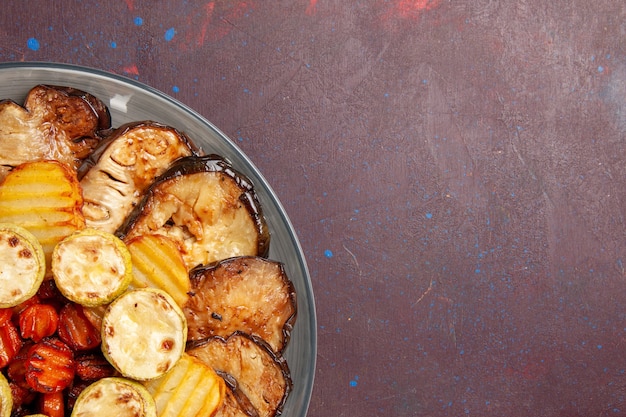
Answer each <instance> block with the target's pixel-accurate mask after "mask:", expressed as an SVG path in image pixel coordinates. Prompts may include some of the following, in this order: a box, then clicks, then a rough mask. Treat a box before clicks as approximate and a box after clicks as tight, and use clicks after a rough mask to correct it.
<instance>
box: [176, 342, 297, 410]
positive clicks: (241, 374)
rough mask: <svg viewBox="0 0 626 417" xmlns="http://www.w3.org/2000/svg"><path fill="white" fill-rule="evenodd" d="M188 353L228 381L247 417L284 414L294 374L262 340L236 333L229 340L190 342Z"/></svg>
mask: <svg viewBox="0 0 626 417" xmlns="http://www.w3.org/2000/svg"><path fill="white" fill-rule="evenodd" d="M187 353H188V354H190V355H191V356H195V357H196V358H198V359H200V360H201V361H202V362H204V363H206V364H207V365H209V366H211V367H213V369H214V370H215V371H216V372H217V373H218V375H221V376H223V377H224V378H225V381H226V383H227V386H228V387H229V388H230V389H231V391H232V393H233V396H234V397H235V398H236V399H237V402H238V403H239V408H240V409H241V411H242V412H243V413H244V414H247V415H255V413H254V411H256V415H258V416H262V417H273V416H278V415H281V414H282V409H283V407H284V405H285V401H286V400H287V397H288V396H289V394H290V393H291V390H292V388H293V382H292V380H291V372H290V370H289V366H288V365H287V361H286V360H285V358H284V357H283V356H282V355H281V354H277V353H275V352H273V351H272V348H271V347H270V346H269V345H268V344H267V342H265V341H264V340H263V339H261V338H260V337H257V336H253V335H249V334H247V333H245V332H235V333H233V334H231V335H230V336H228V337H221V336H214V337H210V338H208V339H204V340H196V341H190V342H187ZM218 415H219V411H218Z"/></svg>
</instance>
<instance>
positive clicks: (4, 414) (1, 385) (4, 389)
mask: <svg viewBox="0 0 626 417" xmlns="http://www.w3.org/2000/svg"><path fill="white" fill-rule="evenodd" d="M12 409H13V396H12V395H11V387H10V386H9V382H8V381H7V379H6V378H5V377H4V375H3V374H2V373H1V372H0V417H10V416H11V410H12Z"/></svg>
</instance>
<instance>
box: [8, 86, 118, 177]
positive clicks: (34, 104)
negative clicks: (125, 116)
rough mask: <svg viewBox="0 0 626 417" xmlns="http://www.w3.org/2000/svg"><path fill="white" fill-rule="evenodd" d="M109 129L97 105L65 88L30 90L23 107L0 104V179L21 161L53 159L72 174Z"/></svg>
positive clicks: (107, 116) (87, 96) (105, 114)
mask: <svg viewBox="0 0 626 417" xmlns="http://www.w3.org/2000/svg"><path fill="white" fill-rule="evenodd" d="M110 126H111V117H110V114H109V111H108V109H107V107H106V105H104V103H103V102H102V101H100V100H99V99H97V98H96V97H94V96H92V95H91V94H88V93H86V92H84V91H80V90H77V89H74V88H70V87H59V86H50V85H38V86H35V87H33V88H32V89H31V90H30V91H29V93H28V95H27V96H26V99H25V101H24V106H21V105H19V104H17V103H16V102H14V101H12V100H2V101H0V178H3V177H4V176H5V175H6V174H7V173H8V172H9V171H10V170H11V169H12V168H13V167H16V166H17V165H20V164H22V163H24V162H28V161H34V160H40V159H55V160H57V161H60V162H63V163H65V164H67V165H69V166H71V167H72V168H73V169H76V168H77V167H78V164H79V161H80V160H81V159H83V158H85V157H86V156H87V155H88V154H89V153H90V152H91V150H92V149H93V148H94V147H95V146H96V144H97V143H98V142H99V141H100V137H99V136H98V134H97V132H98V131H100V130H103V129H108V128H109V127H110Z"/></svg>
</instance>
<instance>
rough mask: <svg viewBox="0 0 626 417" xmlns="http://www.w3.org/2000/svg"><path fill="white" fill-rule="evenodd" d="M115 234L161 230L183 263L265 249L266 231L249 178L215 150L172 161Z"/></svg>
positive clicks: (190, 264) (128, 236)
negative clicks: (173, 244) (208, 153)
mask: <svg viewBox="0 0 626 417" xmlns="http://www.w3.org/2000/svg"><path fill="white" fill-rule="evenodd" d="M117 234H118V236H120V237H121V238H122V239H124V240H125V241H127V240H128V239H131V238H133V237H134V236H138V235H145V234H161V235H165V236H167V237H169V238H171V239H172V240H173V241H174V242H176V244H177V245H178V247H179V248H180V250H181V252H182V254H183V259H184V260H185V264H186V266H187V269H188V270H189V269H191V268H193V267H195V266H197V265H200V264H202V265H208V264H210V263H212V262H215V261H219V260H221V259H225V258H230V257H233V256H243V255H265V254H266V253H267V250H268V248H269V238H270V237H269V231H268V229H267V225H266V222H265V218H264V217H263V214H262V211H261V207H260V205H259V202H258V199H257V196H256V192H255V191H254V189H253V187H252V185H251V183H250V181H249V180H248V179H247V178H246V177H245V176H243V174H240V173H238V172H236V171H235V170H234V169H233V168H232V167H231V166H230V164H229V163H228V162H227V161H226V160H224V159H223V158H221V157H219V156H216V155H208V156H203V157H197V156H190V157H186V158H181V159H179V160H178V161H176V162H175V163H174V164H173V165H172V166H171V167H170V169H168V170H167V171H166V172H165V173H164V174H163V175H161V176H160V177H159V178H158V179H157V180H156V181H155V183H154V184H153V185H152V186H151V187H150V188H149V189H148V190H147V191H146V195H145V196H144V198H143V199H142V201H141V202H140V203H139V205H137V206H136V207H135V209H134V210H133V211H132V213H131V214H130V215H129V217H128V219H127V220H126V222H125V223H124V224H123V225H122V226H121V227H120V228H119V229H118V231H117Z"/></svg>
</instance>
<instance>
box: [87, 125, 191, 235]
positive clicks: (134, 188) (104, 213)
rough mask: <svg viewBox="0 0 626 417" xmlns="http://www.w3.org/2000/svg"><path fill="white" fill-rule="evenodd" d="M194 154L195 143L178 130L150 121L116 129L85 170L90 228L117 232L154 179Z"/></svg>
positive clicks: (88, 224)
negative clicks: (177, 162)
mask: <svg viewBox="0 0 626 417" xmlns="http://www.w3.org/2000/svg"><path fill="white" fill-rule="evenodd" d="M193 153H194V151H193V148H192V145H191V141H190V140H189V138H187V136H186V135H185V134H183V133H181V132H179V131H178V130H176V129H174V128H173V127H169V126H165V125H162V124H159V123H155V122H151V121H145V122H134V123H129V124H126V125H124V126H121V127H119V128H118V129H116V130H115V131H114V132H113V133H112V134H111V135H110V136H109V137H107V138H106V139H105V140H103V141H102V142H100V144H99V145H98V147H97V148H96V149H95V150H94V151H93V152H92V153H91V155H90V156H89V158H87V159H86V160H85V161H84V162H83V164H82V165H81V167H80V169H79V174H78V175H79V178H80V184H81V186H82V188H83V196H84V199H85V205H84V207H83V213H84V214H85V220H86V222H87V226H90V227H95V228H97V229H100V230H104V231H107V232H110V233H113V232H114V231H115V230H116V229H117V228H118V227H119V226H120V225H121V224H122V222H123V221H124V219H125V218H126V216H127V215H128V214H129V213H130V212H131V210H132V209H133V207H134V206H135V205H136V204H137V203H138V202H139V200H140V199H141V196H142V195H143V192H144V191H145V189H146V188H148V186H149V185H150V184H152V182H153V181H154V179H155V178H156V177H157V176H159V175H160V174H162V173H163V172H164V171H165V170H166V169H167V168H168V167H169V166H170V165H171V164H172V162H174V161H175V160H177V159H179V158H181V157H183V156H188V155H192V154H193Z"/></svg>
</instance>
